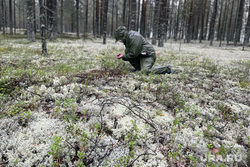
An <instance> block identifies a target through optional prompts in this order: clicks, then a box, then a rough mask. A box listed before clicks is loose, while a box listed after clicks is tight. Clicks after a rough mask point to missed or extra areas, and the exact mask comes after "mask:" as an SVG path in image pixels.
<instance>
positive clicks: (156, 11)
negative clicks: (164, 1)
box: [152, 0, 159, 45]
mask: <svg viewBox="0 0 250 167" xmlns="http://www.w3.org/2000/svg"><path fill="white" fill-rule="evenodd" d="M158 18H159V0H155V9H154V23H153V24H154V25H153V38H152V44H153V45H156V40H157V36H158V21H159V19H158Z"/></svg>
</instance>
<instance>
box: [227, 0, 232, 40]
mask: <svg viewBox="0 0 250 167" xmlns="http://www.w3.org/2000/svg"><path fill="white" fill-rule="evenodd" d="M233 7H234V0H232V7H231V14H230V18H229V24H228V28H227V45H228V44H229V41H231V39H232V38H231V34H232V18H233Z"/></svg>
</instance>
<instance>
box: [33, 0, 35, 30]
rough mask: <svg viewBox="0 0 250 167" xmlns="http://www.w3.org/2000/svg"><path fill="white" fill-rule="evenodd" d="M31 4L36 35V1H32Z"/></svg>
mask: <svg viewBox="0 0 250 167" xmlns="http://www.w3.org/2000/svg"><path fill="white" fill-rule="evenodd" d="M33 4H34V33H35V34H36V0H34V2H33Z"/></svg>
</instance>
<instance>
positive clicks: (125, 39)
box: [115, 26, 173, 74]
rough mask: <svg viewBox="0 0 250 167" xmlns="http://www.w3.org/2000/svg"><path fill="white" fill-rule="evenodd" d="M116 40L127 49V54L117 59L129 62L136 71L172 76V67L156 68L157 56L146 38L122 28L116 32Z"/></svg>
mask: <svg viewBox="0 0 250 167" xmlns="http://www.w3.org/2000/svg"><path fill="white" fill-rule="evenodd" d="M115 40H116V42H117V41H120V42H122V43H123V44H124V45H125V47H126V49H125V54H122V53H119V54H117V55H116V58H117V59H122V60H124V61H129V62H130V64H131V65H132V66H133V67H134V68H135V70H134V71H142V72H144V73H146V74H149V73H154V74H166V73H167V74H170V73H172V72H173V70H172V68H171V67H170V66H162V67H154V68H153V65H154V63H155V60H156V54H155V50H154V48H153V46H152V45H151V44H150V43H149V42H147V41H146V40H145V38H144V37H143V36H142V35H140V34H139V33H138V32H135V31H127V28H126V27H124V26H120V27H118V28H117V29H116V31H115Z"/></svg>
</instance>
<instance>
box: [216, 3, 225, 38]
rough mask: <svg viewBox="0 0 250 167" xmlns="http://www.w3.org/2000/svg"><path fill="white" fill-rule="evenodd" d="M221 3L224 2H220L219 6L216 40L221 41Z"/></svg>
mask: <svg viewBox="0 0 250 167" xmlns="http://www.w3.org/2000/svg"><path fill="white" fill-rule="evenodd" d="M223 2H224V0H221V5H220V17H219V23H218V27H217V34H218V35H217V40H221V38H222V34H221V27H222V26H223V25H222V26H221V24H222V14H223Z"/></svg>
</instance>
